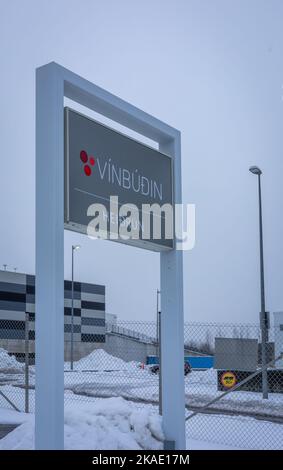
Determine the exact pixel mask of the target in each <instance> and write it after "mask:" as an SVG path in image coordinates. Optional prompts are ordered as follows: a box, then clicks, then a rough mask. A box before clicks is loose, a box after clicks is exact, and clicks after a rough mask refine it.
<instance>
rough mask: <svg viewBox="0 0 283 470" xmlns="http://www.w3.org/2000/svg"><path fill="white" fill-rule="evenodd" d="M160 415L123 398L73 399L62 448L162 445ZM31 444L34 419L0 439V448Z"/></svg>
mask: <svg viewBox="0 0 283 470" xmlns="http://www.w3.org/2000/svg"><path fill="white" fill-rule="evenodd" d="M163 439H164V436H163V432H162V428H161V418H160V416H159V415H158V414H157V413H156V412H153V411H149V410H148V409H145V408H144V409H137V408H135V407H134V405H133V404H130V403H129V402H127V401H125V400H123V398H108V399H103V400H100V401H97V402H96V403H76V404H73V405H72V406H67V407H66V408H65V449H68V450H71V449H86V450H87V449H88V450H90V449H91V450H129V449H134V450H140V449H153V450H158V449H162V447H163V443H162V441H163ZM33 448H34V421H33V420H30V421H28V422H26V423H23V424H22V425H21V426H19V427H18V428H16V429H15V430H14V431H12V432H11V433H9V434H7V436H6V437H4V438H3V439H1V440H0V450H19V449H23V450H26V449H33Z"/></svg>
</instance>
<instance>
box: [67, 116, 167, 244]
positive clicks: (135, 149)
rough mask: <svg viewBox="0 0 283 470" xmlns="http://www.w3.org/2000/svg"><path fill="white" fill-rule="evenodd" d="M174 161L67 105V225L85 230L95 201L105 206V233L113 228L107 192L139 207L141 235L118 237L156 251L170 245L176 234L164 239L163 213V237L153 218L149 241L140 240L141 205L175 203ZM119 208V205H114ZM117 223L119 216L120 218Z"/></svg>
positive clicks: (120, 200) (73, 228)
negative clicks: (157, 235) (156, 234)
mask: <svg viewBox="0 0 283 470" xmlns="http://www.w3.org/2000/svg"><path fill="white" fill-rule="evenodd" d="M172 182H173V178H172V159H171V157H169V156H167V155H165V154H162V153H160V152H158V151H157V150H155V149H152V148H151V147H148V146H146V145H143V144H141V143H140V142H138V141H135V140H133V139H131V138H129V137H127V136H125V135H123V134H121V133H119V132H116V131H114V130H113V129H110V128H108V127H106V126H104V125H102V124H100V123H98V122H96V121H94V120H92V119H90V118H88V117H86V116H83V115H82V114H80V113H77V112H76V111H73V110H71V109H69V108H65V228H67V229H70V230H74V231H78V232H81V233H87V226H88V224H89V223H90V221H91V219H92V218H93V217H92V216H88V215H87V212H88V208H89V207H90V206H91V205H92V204H94V203H96V204H103V205H104V206H105V208H106V210H107V212H106V214H108V216H107V231H108V233H109V232H112V227H111V221H112V223H113V218H114V217H116V213H115V214H113V213H112V212H111V208H113V205H112V206H110V196H116V197H118V203H119V204H118V207H119V208H121V206H122V205H124V204H134V205H135V206H137V208H138V210H139V220H140V223H139V225H138V228H139V239H129V240H123V239H121V238H119V239H118V240H117V241H120V242H123V243H127V244H132V245H136V246H140V247H142V248H147V249H151V250H155V251H160V250H164V249H172V248H173V246H174V237H171V238H170V239H167V238H166V237H165V217H164V213H163V212H162V214H161V218H160V217H159V219H161V237H160V239H154V238H153V230H152V227H153V217H152V214H151V230H150V236H149V238H148V239H143V236H144V229H143V224H142V205H143V204H150V205H152V204H159V205H160V206H163V205H164V204H171V205H173V186H172ZM116 208H117V205H116ZM119 221H120V219H119Z"/></svg>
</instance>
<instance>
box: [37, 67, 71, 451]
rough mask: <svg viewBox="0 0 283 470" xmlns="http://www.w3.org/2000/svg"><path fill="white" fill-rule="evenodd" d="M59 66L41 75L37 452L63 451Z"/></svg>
mask: <svg viewBox="0 0 283 470" xmlns="http://www.w3.org/2000/svg"><path fill="white" fill-rule="evenodd" d="M63 97H64V90H63V81H62V80H59V79H58V67H56V64H54V65H53V64H48V65H46V66H43V67H40V68H38V69H37V71H36V311H35V312H36V313H35V357H36V376H35V448H36V449H63V448H64V373H63V371H64V225H63V224H64V157H63V150H64V147H63V145H64V141H63V139H64V117H63Z"/></svg>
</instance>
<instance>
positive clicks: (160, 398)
mask: <svg viewBox="0 0 283 470" xmlns="http://www.w3.org/2000/svg"><path fill="white" fill-rule="evenodd" d="M158 337H159V343H158V346H159V414H160V416H162V367H161V311H160V310H159V311H158Z"/></svg>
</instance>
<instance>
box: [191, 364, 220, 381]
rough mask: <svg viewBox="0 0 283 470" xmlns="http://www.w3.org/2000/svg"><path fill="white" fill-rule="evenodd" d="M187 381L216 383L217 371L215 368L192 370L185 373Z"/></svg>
mask: <svg viewBox="0 0 283 470" xmlns="http://www.w3.org/2000/svg"><path fill="white" fill-rule="evenodd" d="M187 381H188V383H199V384H204V385H205V384H206V385H216V384H217V371H216V370H215V369H212V368H211V369H207V370H205V371H192V372H191V374H189V375H187Z"/></svg>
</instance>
